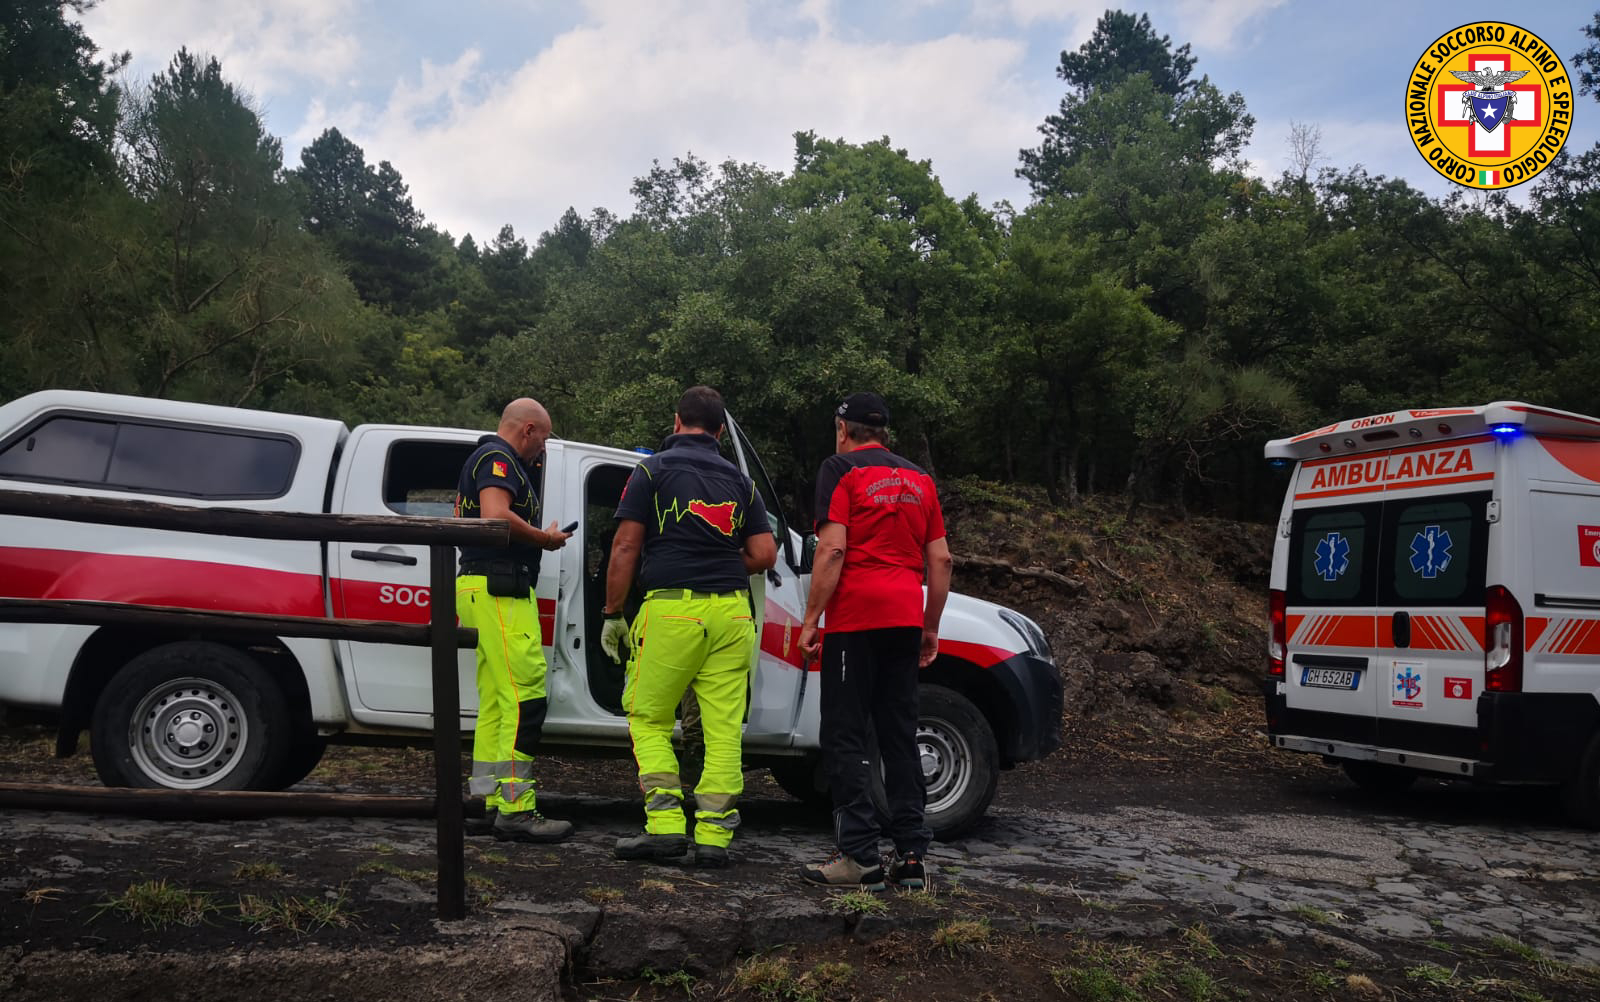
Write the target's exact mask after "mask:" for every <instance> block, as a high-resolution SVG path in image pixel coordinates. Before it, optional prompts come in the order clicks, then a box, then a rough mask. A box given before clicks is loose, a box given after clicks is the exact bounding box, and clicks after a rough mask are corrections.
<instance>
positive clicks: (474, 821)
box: [466, 807, 500, 838]
mask: <svg viewBox="0 0 1600 1002" xmlns="http://www.w3.org/2000/svg"><path fill="white" fill-rule="evenodd" d="M499 816H500V812H499V811H497V810H495V809H494V808H493V807H491V808H489V809H488V810H487V811H484V812H483V817H481V818H473V817H469V818H467V823H466V831H467V835H468V836H470V837H473V838H477V837H480V836H484V835H493V834H494V822H495V819H496V818H498V817H499Z"/></svg>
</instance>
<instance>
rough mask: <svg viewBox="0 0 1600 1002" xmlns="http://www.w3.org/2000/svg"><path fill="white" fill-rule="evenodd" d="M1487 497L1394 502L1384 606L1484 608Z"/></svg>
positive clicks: (1387, 517)
mask: <svg viewBox="0 0 1600 1002" xmlns="http://www.w3.org/2000/svg"><path fill="white" fill-rule="evenodd" d="M1488 499H1489V495H1488V494H1487V493H1475V494H1463V495H1458V496H1456V497H1452V498H1447V499H1446V498H1438V497H1434V498H1423V499H1418V500H1416V501H1390V502H1388V505H1387V510H1386V511H1385V512H1384V534H1383V535H1384V545H1383V552H1384V561H1383V562H1384V567H1385V568H1386V569H1387V572H1386V573H1385V574H1384V576H1383V588H1382V603H1383V604H1384V605H1405V604H1419V603H1420V604H1426V605H1467V606H1481V605H1482V604H1483V584H1484V570H1485V569H1484V563H1485V559H1486V555H1487V551H1488V546H1487V543H1488V533H1487V532H1486V531H1484V530H1485V529H1486V528H1487V525H1486V523H1485V522H1484V504H1485V502H1487V501H1488Z"/></svg>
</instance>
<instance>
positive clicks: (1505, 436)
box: [1489, 423, 1522, 442]
mask: <svg viewBox="0 0 1600 1002" xmlns="http://www.w3.org/2000/svg"><path fill="white" fill-rule="evenodd" d="M1489 434H1491V435H1493V436H1494V437H1495V438H1498V439H1499V440H1500V441H1502V442H1509V441H1511V440H1512V439H1513V438H1516V437H1517V436H1518V435H1520V434H1522V425H1520V424H1509V423H1501V424H1496V425H1490V426H1489Z"/></svg>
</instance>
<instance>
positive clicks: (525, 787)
mask: <svg viewBox="0 0 1600 1002" xmlns="http://www.w3.org/2000/svg"><path fill="white" fill-rule="evenodd" d="M456 617H457V618H458V619H459V620H460V621H461V625H462V626H464V627H470V628H472V629H475V630H477V631H478V726H477V728H476V729H475V730H474V731H473V735H472V776H471V778H470V779H469V780H468V784H467V788H468V789H469V790H470V791H471V792H472V794H473V795H474V796H478V795H482V796H483V798H484V806H485V807H486V808H488V809H490V810H498V811H500V812H501V813H504V814H515V813H517V812H519V811H531V810H533V809H534V795H533V753H534V750H535V749H536V748H537V747H538V745H539V735H540V734H541V733H542V732H543V730H544V718H545V711H546V700H545V688H544V676H545V668H546V665H545V659H544V641H543V639H542V638H541V637H540V635H539V606H538V602H537V601H536V600H535V598H534V595H533V592H532V591H530V592H529V593H528V597H527V598H509V597H505V596H499V595H490V594H489V590H488V586H487V582H486V581H485V579H484V576H483V575H481V574H463V575H461V576H460V577H458V578H456Z"/></svg>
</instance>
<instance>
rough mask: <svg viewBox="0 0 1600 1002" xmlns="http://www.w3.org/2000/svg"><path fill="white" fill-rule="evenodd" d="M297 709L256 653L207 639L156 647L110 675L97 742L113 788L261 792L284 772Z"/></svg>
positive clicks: (100, 766) (93, 731) (104, 775)
mask: <svg viewBox="0 0 1600 1002" xmlns="http://www.w3.org/2000/svg"><path fill="white" fill-rule="evenodd" d="M289 721H290V716H289V706H288V703H287V701H286V700H285V699H284V697H283V693H282V692H281V691H279V689H278V687H277V686H276V685H274V684H273V683H272V682H271V680H270V679H268V678H266V677H265V675H264V674H263V672H262V671H261V666H260V665H258V664H257V663H256V662H255V661H254V660H253V659H252V658H250V657H249V655H246V654H244V653H242V652H240V651H237V650H235V649H234V648H232V647H225V646H223V645H222V644H216V643H209V642H206V641H185V642H183V643H176V644H166V645H164V646H161V647H156V648H152V649H151V650H148V651H146V652H144V653H143V654H141V655H139V656H138V657H136V658H134V659H133V660H132V661H129V662H128V663H127V664H126V665H125V666H123V668H122V670H121V671H119V672H117V674H116V675H115V676H113V677H112V679H111V681H110V682H109V683H108V684H107V685H106V688H105V691H104V692H103V693H101V695H100V699H99V701H98V702H97V703H96V704H95V708H94V719H93V721H92V722H91V724H90V746H91V750H92V752H93V755H94V765H95V771H96V772H98V773H99V774H100V779H101V781H102V782H104V783H105V784H106V785H107V786H135V787H167V788H170V789H176V790H207V789H209V790H246V789H262V788H264V787H266V786H268V785H269V784H270V783H271V781H272V780H273V779H274V778H275V777H279V776H282V775H284V763H285V761H286V760H287V758H288V756H289V751H290V746H291V742H290V737H291V735H292V733H293V728H292V727H291V726H290V723H289Z"/></svg>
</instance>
